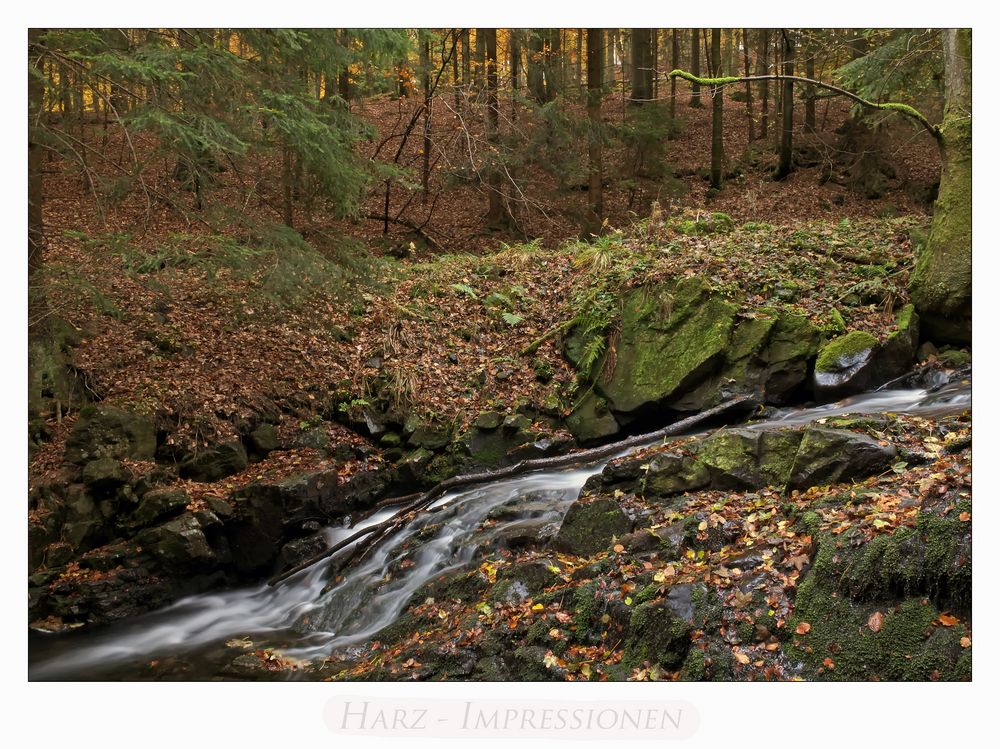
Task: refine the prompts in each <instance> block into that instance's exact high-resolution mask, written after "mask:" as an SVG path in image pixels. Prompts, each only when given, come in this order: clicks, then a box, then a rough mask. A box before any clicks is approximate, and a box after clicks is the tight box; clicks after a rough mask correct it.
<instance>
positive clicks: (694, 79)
mask: <svg viewBox="0 0 1000 749" xmlns="http://www.w3.org/2000/svg"><path fill="white" fill-rule="evenodd" d="M668 77H669V78H683V79H684V80H685V81H688V82H689V83H696V84H698V85H699V86H728V85H731V84H733V83H752V82H754V81H792V82H794V83H804V84H807V85H810V86H818V87H819V88H824V89H826V90H827V91H832V92H833V93H835V94H839V95H840V96H846V97H847V98H848V99H850V100H851V101H855V102H857V103H858V104H860V105H861V106H863V107H867V108H868V109H881V110H884V111H888V112H899V113H900V114H902V115H904V116H905V117H909V118H910V119H913V120H916V121H917V122H919V123H920V124H921V125H922V126H923V127H924V128H925V129H926V130H927V132H929V133H930V134H931V135H932V136H933V137H934V139H935V140H937V141H939V142H940V140H941V130H940V128H939V127H938V126H937V125H932V124H931V122H930V120H928V119H927V118H926V117H924V116H923V115H922V114H921V113H920V112H919V111H917V110H916V109H914V108H913V107H911V106H910V105H909V104H902V103H900V102H896V101H889V102H885V103H884V104H879V103H878V102H874V101H869V100H868V99H865V98H863V97H861V96H858V95H857V94H855V93H854V92H852V91H848V90H847V89H844V88H840V87H839V86H834V85H833V84H831V83H824V82H823V81H817V80H813V79H812V78H803V77H802V76H798V75H780V74H777V73H775V74H773V75H747V76H724V77H722V78H702V77H700V76H696V75H692V74H691V73H688V72H687V71H686V70H671V71H670V73H669V75H668Z"/></svg>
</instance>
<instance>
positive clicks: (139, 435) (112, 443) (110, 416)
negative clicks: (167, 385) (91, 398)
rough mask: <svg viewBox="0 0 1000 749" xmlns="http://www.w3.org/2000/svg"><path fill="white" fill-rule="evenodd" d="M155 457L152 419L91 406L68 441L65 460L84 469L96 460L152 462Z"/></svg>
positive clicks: (107, 407) (118, 410) (109, 407)
mask: <svg viewBox="0 0 1000 749" xmlns="http://www.w3.org/2000/svg"><path fill="white" fill-rule="evenodd" d="M155 453H156V430H155V429H154V426H153V421H152V419H149V418H147V417H145V416H140V415H139V414H134V413H131V412H129V411H123V410H121V409H118V408H113V407H111V406H88V407H86V408H84V409H82V410H81V415H80V418H79V419H78V420H77V422H76V424H74V425H73V431H72V432H71V433H70V435H69V437H68V438H67V440H66V460H67V461H69V462H70V463H76V464H78V465H83V464H84V463H87V462H89V461H91V460H95V459H97V458H105V457H107V458H118V459H121V458H132V459H133V460H151V459H152V458H153V456H154V454H155Z"/></svg>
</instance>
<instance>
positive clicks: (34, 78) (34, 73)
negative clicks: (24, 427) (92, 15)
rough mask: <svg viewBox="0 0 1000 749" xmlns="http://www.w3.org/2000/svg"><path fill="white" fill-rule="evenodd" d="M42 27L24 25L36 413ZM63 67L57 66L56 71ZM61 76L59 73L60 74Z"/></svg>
mask: <svg viewBox="0 0 1000 749" xmlns="http://www.w3.org/2000/svg"><path fill="white" fill-rule="evenodd" d="M43 33H44V31H43V30H42V29H28V348H29V352H28V409H29V416H30V415H33V414H34V413H37V410H38V400H39V397H40V395H41V393H40V388H39V382H38V379H39V373H38V366H37V365H38V359H39V358H40V357H39V355H38V354H37V353H36V352H37V350H38V348H39V347H40V346H42V345H44V343H45V342H46V339H47V337H48V329H49V325H48V322H49V321H48V300H47V297H46V294H45V287H44V284H43V283H42V272H43V268H44V260H43V258H44V252H45V225H44V222H43V218H42V203H43V199H44V189H43V188H44V185H43V182H42V167H43V153H42V147H41V144H40V143H39V139H38V136H39V134H40V132H41V128H42V122H41V118H42V116H43V110H42V99H43V98H44V95H45V89H44V86H43V83H42V77H41V74H42V73H43V69H42V59H43V58H42V51H41V49H40V48H39V42H40V40H41V37H42V34H43ZM62 70H63V69H60V73H61V72H62ZM60 78H61V76H60Z"/></svg>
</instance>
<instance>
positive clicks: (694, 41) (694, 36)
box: [688, 29, 702, 107]
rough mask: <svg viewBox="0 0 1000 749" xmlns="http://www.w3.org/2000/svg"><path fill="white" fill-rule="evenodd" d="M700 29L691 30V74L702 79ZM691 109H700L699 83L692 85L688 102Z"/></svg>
mask: <svg viewBox="0 0 1000 749" xmlns="http://www.w3.org/2000/svg"><path fill="white" fill-rule="evenodd" d="M698 34H699V30H698V29H691V73H692V74H693V75H694V76H695V77H698V78H700V77H701V50H700V49H699V47H698ZM688 106H690V107H700V106H702V103H701V86H700V85H699V84H697V83H694V84H692V85H691V101H690V102H688Z"/></svg>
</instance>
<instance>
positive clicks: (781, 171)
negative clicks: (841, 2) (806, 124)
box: [774, 29, 795, 180]
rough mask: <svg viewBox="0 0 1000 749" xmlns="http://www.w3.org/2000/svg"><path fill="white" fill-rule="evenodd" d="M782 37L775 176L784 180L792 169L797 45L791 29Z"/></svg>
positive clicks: (783, 32)
mask: <svg viewBox="0 0 1000 749" xmlns="http://www.w3.org/2000/svg"><path fill="white" fill-rule="evenodd" d="M781 38H782V40H783V42H784V49H783V52H782V54H783V56H784V61H783V62H784V71H783V72H784V75H785V79H784V80H783V81H782V86H781V147H780V149H779V150H778V166H777V168H776V169H775V170H774V178H775V179H776V180H782V179H784V178H785V177H787V176H788V175H789V174H790V173H791V171H792V114H793V109H792V105H793V104H794V101H793V98H792V80H791V76H793V75H795V61H794V57H795V46H794V43H793V42H792V32H791V30H790V29H782V30H781Z"/></svg>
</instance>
